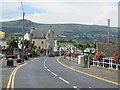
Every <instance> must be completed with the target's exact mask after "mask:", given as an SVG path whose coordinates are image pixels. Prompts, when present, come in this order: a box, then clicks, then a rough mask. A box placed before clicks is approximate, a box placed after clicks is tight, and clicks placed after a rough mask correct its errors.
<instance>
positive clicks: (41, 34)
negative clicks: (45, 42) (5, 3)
mask: <svg viewBox="0 0 120 90" xmlns="http://www.w3.org/2000/svg"><path fill="white" fill-rule="evenodd" d="M48 31H49V29H35V30H33V31H32V32H31V36H32V38H45V37H46V35H47V33H48Z"/></svg>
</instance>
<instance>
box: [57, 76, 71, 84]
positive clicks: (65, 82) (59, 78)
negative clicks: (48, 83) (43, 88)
mask: <svg viewBox="0 0 120 90" xmlns="http://www.w3.org/2000/svg"><path fill="white" fill-rule="evenodd" d="M59 79H61V80H62V81H64V82H65V83H68V84H69V82H68V81H66V80H65V79H63V78H61V77H59Z"/></svg>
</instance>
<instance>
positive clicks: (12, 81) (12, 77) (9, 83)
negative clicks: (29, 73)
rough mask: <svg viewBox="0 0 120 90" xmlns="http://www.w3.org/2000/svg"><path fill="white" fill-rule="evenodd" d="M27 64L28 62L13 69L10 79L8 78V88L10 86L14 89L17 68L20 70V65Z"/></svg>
mask: <svg viewBox="0 0 120 90" xmlns="http://www.w3.org/2000/svg"><path fill="white" fill-rule="evenodd" d="M26 64H27V63H24V64H22V65H20V66H18V67H16V68H15V69H14V70H13V71H12V73H11V75H10V77H9V79H8V84H7V89H6V90H9V89H10V88H12V90H14V81H15V75H16V72H17V70H18V69H19V68H20V67H22V66H24V65H26Z"/></svg>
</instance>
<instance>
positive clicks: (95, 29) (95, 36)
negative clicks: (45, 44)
mask: <svg viewBox="0 0 120 90" xmlns="http://www.w3.org/2000/svg"><path fill="white" fill-rule="evenodd" d="M1 23H2V31H5V32H6V34H7V36H16V35H17V36H20V35H22V32H24V33H25V32H29V31H30V30H31V29H32V27H33V26H34V27H35V28H50V25H51V26H52V29H53V30H54V31H55V33H56V36H57V37H56V38H57V39H58V40H67V41H68V40H73V41H80V42H106V41H107V30H108V28H107V26H99V25H82V24H39V23H34V22H32V21H30V20H25V21H24V26H25V28H24V30H23V29H22V25H23V24H22V23H23V21H22V20H16V21H9V22H1ZM117 34H118V29H117V28H116V27H111V30H110V36H111V41H114V42H116V41H117V38H118V35H117Z"/></svg>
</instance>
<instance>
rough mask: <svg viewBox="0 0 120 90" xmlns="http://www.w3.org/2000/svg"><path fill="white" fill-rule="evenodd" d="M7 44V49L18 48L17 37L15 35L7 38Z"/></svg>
mask: <svg viewBox="0 0 120 90" xmlns="http://www.w3.org/2000/svg"><path fill="white" fill-rule="evenodd" d="M7 45H8V46H7V49H8V50H9V51H11V52H12V51H13V49H14V48H18V39H17V38H16V37H10V38H8V40H7Z"/></svg>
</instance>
